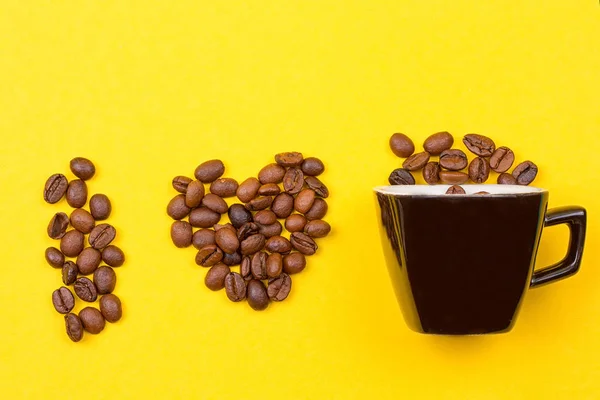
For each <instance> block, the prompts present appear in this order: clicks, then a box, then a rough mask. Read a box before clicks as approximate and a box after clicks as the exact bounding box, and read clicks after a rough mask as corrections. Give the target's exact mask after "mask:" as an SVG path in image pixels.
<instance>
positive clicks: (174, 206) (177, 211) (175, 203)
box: [167, 194, 191, 219]
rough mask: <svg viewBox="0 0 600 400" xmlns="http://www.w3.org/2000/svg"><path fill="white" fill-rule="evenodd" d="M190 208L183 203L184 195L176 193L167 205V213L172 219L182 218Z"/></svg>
mask: <svg viewBox="0 0 600 400" xmlns="http://www.w3.org/2000/svg"><path fill="white" fill-rule="evenodd" d="M190 211H191V209H190V208H189V207H188V206H186V205H185V195H183V194H178V195H177V196H175V197H173V199H171V201H170V202H169V205H167V214H169V216H170V217H171V218H173V219H182V218H185V217H187V215H188V214H189V213H190Z"/></svg>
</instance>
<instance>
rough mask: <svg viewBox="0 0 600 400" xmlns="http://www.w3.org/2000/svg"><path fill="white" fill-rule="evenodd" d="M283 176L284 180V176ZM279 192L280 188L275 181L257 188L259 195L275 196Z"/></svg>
mask: <svg viewBox="0 0 600 400" xmlns="http://www.w3.org/2000/svg"><path fill="white" fill-rule="evenodd" d="M286 174H287V172H286ZM283 178H284V180H285V176H284V177H283ZM279 193H281V189H280V188H279V185H278V184H276V183H267V184H265V185H262V186H261V187H260V188H259V189H258V195H259V196H277V195H278V194H279Z"/></svg>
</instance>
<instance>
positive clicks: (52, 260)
mask: <svg viewBox="0 0 600 400" xmlns="http://www.w3.org/2000/svg"><path fill="white" fill-rule="evenodd" d="M45 256H46V261H47V262H48V264H50V266H52V267H54V268H61V267H62V266H63V264H64V263H65V256H64V254H63V253H61V252H60V250H58V249H57V248H56V247H48V248H47V249H46V252H45Z"/></svg>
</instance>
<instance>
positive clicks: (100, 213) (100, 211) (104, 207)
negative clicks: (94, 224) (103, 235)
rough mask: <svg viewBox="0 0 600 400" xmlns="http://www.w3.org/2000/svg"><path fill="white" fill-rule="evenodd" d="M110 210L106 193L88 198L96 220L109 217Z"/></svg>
mask: <svg viewBox="0 0 600 400" xmlns="http://www.w3.org/2000/svg"><path fill="white" fill-rule="evenodd" d="M111 212H112V204H110V199H109V198H108V196H107V195H105V194H101V193H97V194H95V195H93V196H92V198H91V199H90V213H91V214H92V216H93V217H94V219H95V220H96V221H104V220H105V219H107V218H108V217H110V213H111ZM186 215H187V214H186ZM184 216H185V215H184Z"/></svg>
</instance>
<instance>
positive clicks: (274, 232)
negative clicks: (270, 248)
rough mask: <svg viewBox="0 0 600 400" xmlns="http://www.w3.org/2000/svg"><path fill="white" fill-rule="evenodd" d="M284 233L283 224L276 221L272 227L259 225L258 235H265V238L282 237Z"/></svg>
mask: <svg viewBox="0 0 600 400" xmlns="http://www.w3.org/2000/svg"><path fill="white" fill-rule="evenodd" d="M282 231H283V226H281V223H280V222H279V221H276V222H275V223H274V224H271V225H262V224H258V233H260V234H261V235H264V237H266V238H271V237H273V236H278V235H281V232H282Z"/></svg>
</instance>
